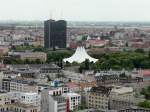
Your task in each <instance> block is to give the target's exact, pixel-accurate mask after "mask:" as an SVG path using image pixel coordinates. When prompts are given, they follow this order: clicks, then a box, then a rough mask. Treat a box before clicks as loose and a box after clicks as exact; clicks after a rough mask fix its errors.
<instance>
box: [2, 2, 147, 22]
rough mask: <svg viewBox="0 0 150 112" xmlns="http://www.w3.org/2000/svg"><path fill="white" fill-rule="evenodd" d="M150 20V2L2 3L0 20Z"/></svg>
mask: <svg viewBox="0 0 150 112" xmlns="http://www.w3.org/2000/svg"><path fill="white" fill-rule="evenodd" d="M50 17H52V18H54V19H66V20H73V21H150V0H0V20H45V19H48V18H50Z"/></svg>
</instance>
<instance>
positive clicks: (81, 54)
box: [63, 47, 98, 63]
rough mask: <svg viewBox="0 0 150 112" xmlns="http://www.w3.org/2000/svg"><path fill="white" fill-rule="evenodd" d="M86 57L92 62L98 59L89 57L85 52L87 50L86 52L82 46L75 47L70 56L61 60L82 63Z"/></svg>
mask: <svg viewBox="0 0 150 112" xmlns="http://www.w3.org/2000/svg"><path fill="white" fill-rule="evenodd" d="M86 59H89V61H90V62H94V63H95V62H96V61H98V59H95V58H92V57H90V56H89V55H88V54H87V52H86V50H85V48H84V47H77V49H76V51H75V53H74V54H73V55H72V56H71V57H70V58H65V59H63V61H64V62H69V63H73V62H77V63H82V62H84V61H85V60H86Z"/></svg>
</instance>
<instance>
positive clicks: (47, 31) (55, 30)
mask: <svg viewBox="0 0 150 112" xmlns="http://www.w3.org/2000/svg"><path fill="white" fill-rule="evenodd" d="M66 32H67V22H66V21H64V20H59V21H55V20H47V21H45V22H44V46H45V47H46V48H56V47H58V48H66V41H67V34H66Z"/></svg>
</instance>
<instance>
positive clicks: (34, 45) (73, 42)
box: [0, 0, 150, 112]
mask: <svg viewBox="0 0 150 112" xmlns="http://www.w3.org/2000/svg"><path fill="white" fill-rule="evenodd" d="M7 1H8V0H7ZM17 1H18V0H16V3H18V2H17ZM22 1H23V3H22V4H20V5H23V6H24V4H25V3H26V2H25V1H24V0H22ZM27 1H28V0H27ZM31 1H34V0H31ZM39 1H41V0H39ZM51 1H53V0H51ZM66 1H67V2H69V1H68V0H66ZM66 1H64V0H62V2H60V3H61V4H59V5H62V7H63V6H64V10H67V9H65V8H66V7H65V6H66V5H64V4H63V2H64V3H66ZM99 1H101V2H98V1H97V0H95V4H94V3H93V2H94V0H93V2H87V3H86V2H79V0H77V2H79V3H81V4H82V3H83V4H86V5H87V6H89V5H90V3H93V6H91V7H92V8H93V9H94V8H95V7H96V6H97V5H98V3H102V4H105V3H104V2H102V1H104V0H99ZM106 1H107V0H106ZM112 1H114V4H115V3H116V4H121V3H120V2H119V1H118V0H116V1H118V2H115V0H112ZM127 1H128V0H127ZM131 1H135V0H131ZM2 3H3V2H2ZM6 3H7V2H6ZM14 3H15V2H14ZM27 3H29V2H27ZM37 3H38V2H37ZM37 3H35V4H37ZM40 3H43V2H40ZM45 3H46V2H45ZM57 3H58V2H57ZM73 3H74V4H73ZM96 3H97V4H96ZM123 3H125V2H123ZM131 3H132V2H131ZM133 3H135V4H134V5H135V6H139V4H140V2H133ZM148 3H149V5H150V2H145V3H144V1H143V2H141V5H140V6H142V7H144V6H145V7H148V6H149V5H147V4H148ZM35 4H31V5H35ZM68 4H70V5H68V7H67V8H70V10H69V11H70V13H69V12H66V13H67V16H66V15H65V14H64V17H63V19H62V17H60V18H59V17H57V16H56V15H54V16H55V17H53V16H52V15H51V16H50V17H48V18H47V17H45V16H49V15H48V14H47V13H42V12H41V13H40V11H39V9H37V10H38V11H39V12H38V13H40V16H42V14H43V17H44V18H42V19H38V15H37V13H36V8H37V7H36V5H35V10H34V11H35V13H32V15H31V16H33V19H35V18H34V17H37V18H36V19H37V20H33V19H31V20H28V19H26V16H22V17H23V18H22V20H19V19H14V18H13V17H12V18H11V16H10V15H11V14H10V15H9V16H8V18H9V19H6V18H5V17H7V15H3V14H2V17H0V112H150V18H149V21H148V20H147V19H148V16H147V18H146V17H145V16H144V15H142V14H141V16H142V17H143V18H145V19H142V18H141V20H138V19H140V18H138V16H139V15H136V13H137V12H138V14H139V10H138V9H136V7H135V6H134V7H135V9H134V11H135V18H136V17H137V18H138V19H135V21H134V18H132V17H133V16H132V15H131V13H130V12H129V14H128V13H126V14H124V15H128V16H129V18H124V17H126V16H124V17H121V16H122V15H120V19H117V18H116V19H114V18H113V17H112V16H113V14H112V15H109V16H108V17H112V18H109V19H110V20H109V19H102V18H103V17H107V16H106V15H107V13H106V12H107V11H105V10H104V14H101V15H99V14H96V15H93V16H92V13H90V12H89V15H91V18H92V19H91V18H89V17H90V16H87V13H86V11H85V12H84V13H85V18H87V19H84V18H83V17H80V15H82V14H83V13H82V11H83V8H84V7H85V6H84V7H82V6H81V7H80V5H79V6H78V7H77V8H80V11H81V12H80V11H79V10H78V9H76V10H77V11H78V13H74V12H73V9H74V5H76V2H75V1H74V0H72V5H71V2H70V3H68ZM114 4H113V3H112V4H111V3H110V4H105V5H108V6H110V9H111V8H112V9H113V8H114ZM47 5H48V4H47V3H46V4H45V7H46V6H47ZM53 5H54V6H55V7H57V5H56V4H52V5H51V7H53ZM59 5H58V6H59ZM124 5H125V6H126V5H129V9H130V8H131V7H130V5H131V4H130V2H129V3H128V2H127V4H124ZM0 6H1V5H0ZM16 6H17V5H16ZM121 6H122V5H121ZM121 6H120V7H121ZM71 7H72V9H71ZM20 8H21V7H20ZM32 8H33V7H32ZM39 8H40V7H39ZM86 8H87V7H86ZM103 8H104V7H101V9H102V10H103ZM122 8H123V7H122ZM1 9H3V7H2V8H0V10H1ZM22 9H23V7H22V8H21V9H20V10H22ZM93 9H91V10H93ZM96 9H97V10H100V8H99V7H97V8H96ZM108 9H109V8H108ZM125 9H126V8H125ZM7 10H8V9H7ZM13 10H15V9H13ZM28 10H30V7H29V9H28ZM28 10H27V11H28ZM41 10H42V9H41ZM62 10H63V9H62ZM86 10H88V11H89V10H90V9H86ZM117 10H118V9H117ZM122 10H123V9H120V11H122ZM141 10H143V11H144V10H145V9H144V8H143V9H141ZM17 11H18V10H17ZM115 11H116V8H114V12H115ZM31 12H32V10H31ZM112 12H113V11H112ZM4 13H5V11H4ZM51 13H52V12H51ZM118 13H119V12H118ZM15 14H16V13H15V12H14V15H15ZM27 14H30V12H27ZM44 14H46V15H44ZM69 14H70V15H69ZM72 14H73V15H74V16H76V15H78V17H79V19H73V18H75V17H74V16H73V15H72ZM93 14H94V12H93ZM115 14H116V13H114V16H118V17H119V15H115ZM121 14H122V13H121ZM0 15H1V14H0ZM25 15H26V13H25ZM20 16H21V14H19V15H17V14H16V15H15V17H20ZM61 16H62V15H61ZM99 16H101V19H97V17H99ZM69 17H70V18H69ZM29 18H30V17H29ZM68 18H69V19H68ZM122 18H123V19H122ZM124 19H125V21H124Z"/></svg>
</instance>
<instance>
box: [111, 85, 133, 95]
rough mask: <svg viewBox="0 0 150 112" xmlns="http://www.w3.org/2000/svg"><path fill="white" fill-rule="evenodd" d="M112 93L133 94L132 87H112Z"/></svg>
mask: <svg viewBox="0 0 150 112" xmlns="http://www.w3.org/2000/svg"><path fill="white" fill-rule="evenodd" d="M112 92H115V93H118V94H125V93H130V92H133V88H132V87H122V86H114V87H113V88H112Z"/></svg>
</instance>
